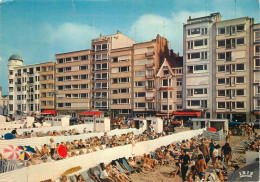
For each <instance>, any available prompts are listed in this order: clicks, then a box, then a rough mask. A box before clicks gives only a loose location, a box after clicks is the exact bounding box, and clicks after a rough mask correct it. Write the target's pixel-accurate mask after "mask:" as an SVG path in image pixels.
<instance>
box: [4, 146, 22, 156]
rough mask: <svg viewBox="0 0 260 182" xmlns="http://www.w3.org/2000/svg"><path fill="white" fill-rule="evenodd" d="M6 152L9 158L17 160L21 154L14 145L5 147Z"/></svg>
mask: <svg viewBox="0 0 260 182" xmlns="http://www.w3.org/2000/svg"><path fill="white" fill-rule="evenodd" d="M4 154H5V156H6V157H7V158H8V159H9V160H17V159H19V156H20V155H19V149H18V148H17V147H14V146H13V145H8V147H7V148H5V149H4Z"/></svg>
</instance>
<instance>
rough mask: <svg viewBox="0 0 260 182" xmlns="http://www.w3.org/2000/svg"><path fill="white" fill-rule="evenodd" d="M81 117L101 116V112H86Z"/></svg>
mask: <svg viewBox="0 0 260 182" xmlns="http://www.w3.org/2000/svg"><path fill="white" fill-rule="evenodd" d="M79 115H82V116H84V115H91V116H93V115H96V116H100V115H101V112H100V111H85V112H82V113H80V114H79Z"/></svg>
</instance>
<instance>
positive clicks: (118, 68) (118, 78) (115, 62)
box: [109, 47, 133, 117]
mask: <svg viewBox="0 0 260 182" xmlns="http://www.w3.org/2000/svg"><path fill="white" fill-rule="evenodd" d="M132 52H133V50H132V47H126V48H119V49H114V50H111V53H110V59H111V62H110V82H109V84H110V92H109V95H110V110H111V115H112V116H122V117H124V116H130V115H131V114H132V109H133V104H132V99H133V85H132V82H133V61H132V60H133V57H132Z"/></svg>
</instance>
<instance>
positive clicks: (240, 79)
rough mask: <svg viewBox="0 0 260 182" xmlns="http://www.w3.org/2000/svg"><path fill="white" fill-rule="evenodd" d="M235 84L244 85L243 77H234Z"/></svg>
mask: <svg viewBox="0 0 260 182" xmlns="http://www.w3.org/2000/svg"><path fill="white" fill-rule="evenodd" d="M236 83H244V77H243V76H240V77H236Z"/></svg>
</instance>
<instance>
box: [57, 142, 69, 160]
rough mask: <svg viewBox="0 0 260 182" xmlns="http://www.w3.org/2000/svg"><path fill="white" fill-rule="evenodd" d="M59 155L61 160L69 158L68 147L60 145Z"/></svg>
mask: <svg viewBox="0 0 260 182" xmlns="http://www.w3.org/2000/svg"><path fill="white" fill-rule="evenodd" d="M58 154H59V156H60V157H61V158H66V157H67V154H68V152H67V149H66V147H65V146H64V145H60V146H59V147H58Z"/></svg>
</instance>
